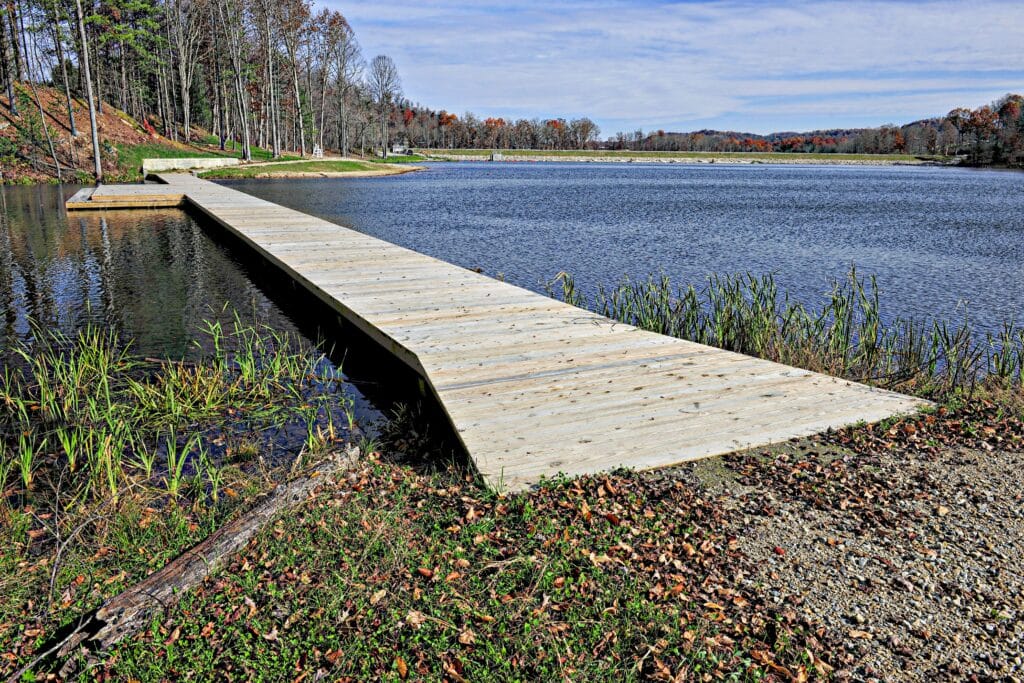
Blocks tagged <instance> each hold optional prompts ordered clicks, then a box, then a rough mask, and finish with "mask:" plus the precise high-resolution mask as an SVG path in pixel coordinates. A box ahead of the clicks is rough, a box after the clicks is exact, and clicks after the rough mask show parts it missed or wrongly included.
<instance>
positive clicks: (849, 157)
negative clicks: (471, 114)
mask: <svg viewBox="0 0 1024 683" xmlns="http://www.w3.org/2000/svg"><path fill="white" fill-rule="evenodd" d="M419 151H420V152H422V153H423V154H426V155H428V156H437V157H472V158H476V157H479V158H484V157H489V156H490V155H491V153H492V152H493V151H498V152H499V153H501V155H502V156H504V157H505V158H506V159H516V158H539V159H543V158H550V159H553V160H556V159H558V158H581V159H611V160H615V159H623V160H627V159H638V160H639V159H644V160H651V161H671V160H681V161H687V160H688V161H699V160H711V159H734V160H750V161H761V162H764V163H780V162H781V163H800V162H801V161H813V162H833V163H842V162H881V163H897V162H900V163H914V162H919V161H922V160H923V159H924V158H923V157H917V156H914V155H910V154H824V153H803V152H801V153H785V152H656V151H633V150H603V149H582V150H561V149H504V150H490V149H421V150H419ZM927 160H930V161H942V160H943V159H942V158H940V157H934V158H931V157H929V158H927Z"/></svg>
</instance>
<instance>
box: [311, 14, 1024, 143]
mask: <svg viewBox="0 0 1024 683" xmlns="http://www.w3.org/2000/svg"><path fill="white" fill-rule="evenodd" d="M326 4H333V5H337V6H338V8H339V9H341V10H342V11H343V12H344V13H345V14H346V15H347V16H348V17H349V20H350V21H351V22H352V25H353V27H354V28H355V30H356V32H357V35H358V37H359V39H360V41H361V42H362V43H363V46H364V50H365V51H366V53H367V55H368V56H372V55H374V54H378V53H386V54H389V55H391V56H392V57H394V58H395V60H396V62H397V63H398V65H399V69H400V70H401V72H402V76H403V81H404V83H405V85H406V94H407V95H408V96H409V97H410V98H411V99H413V100H415V101H419V102H422V103H424V104H428V105H430V106H433V107H438V108H440V107H446V108H448V109H450V110H454V111H464V110H467V109H470V110H473V111H474V112H476V113H478V114H506V113H512V114H514V115H530V116H532V115H537V116H542V115H551V114H564V115H569V116H572V115H582V114H587V115H590V116H591V117H593V118H595V119H596V120H597V121H598V123H601V124H602V126H603V127H604V128H605V133H612V132H614V129H613V128H612V127H610V126H611V125H612V124H613V123H614V124H615V125H618V126H620V127H630V126H635V125H642V126H645V127H649V126H662V127H666V128H674V129H679V128H686V127H689V124H693V123H694V122H701V125H708V122H713V121H715V120H719V119H720V120H725V119H729V120H736V118H737V117H739V118H742V117H743V115H744V113H747V114H749V115H750V116H751V118H752V119H753V118H754V115H755V114H756V118H757V121H758V123H757V125H756V127H755V128H754V129H760V130H762V131H763V130H765V129H766V127H767V128H771V127H776V128H778V127H788V128H793V127H797V125H796V124H797V122H805V121H809V120H810V119H809V118H808V117H813V116H815V115H818V114H823V113H827V114H828V115H829V117H828V118H829V121H830V122H831V123H830V124H829V125H838V123H839V121H841V120H842V119H843V117H844V116H846V117H847V118H848V119H849V120H850V121H851V122H852V121H862V120H863V119H862V116H863V115H864V114H865V112H872V113H876V114H877V116H878V118H879V120H878V122H879V123H881V122H884V121H901V120H906V119H911V118H917V117H919V116H925V115H931V114H940V113H943V112H945V111H947V110H948V109H949V108H951V107H953V106H957V105H975V104H979V103H981V102H984V101H987V100H989V99H992V98H993V97H996V96H998V95H1001V94H1003V93H1005V92H1007V91H1010V90H1018V91H1019V90H1024V70H1022V67H1021V66H1020V65H1021V64H1024V41H1021V39H1020V31H1021V27H1024V3H1020V2H1016V1H1015V2H1005V1H1001V0H989V1H987V2H986V1H982V2H970V3H968V2H928V1H924V2H922V1H911V0H908V1H905V2H853V1H843V0H838V1H829V0H825V1H820V0H819V1H817V2H813V1H801V2H794V3H777V2H754V1H749V2H739V1H728V2H710V1H704V2H608V1H600V0H598V1H595V2H581V1H572V2H564V3H560V2H557V1H556V0H549V1H547V2H539V1H536V0H526V1H524V2H519V3H514V4H513V3H503V4H498V3H496V2H491V1H490V0H484V1H481V2H473V3H469V2H465V1H464V0H463V1H454V2H441V1H437V0H435V1H428V2H420V3H416V4H415V5H414V6H411V7H410V6H406V5H405V4H404V3H398V2H389V1H387V0H375V1H374V2H364V3H358V2H352V3H351V4H348V3H345V4H339V3H336V2H334V1H333V0H332V1H331V2H328V3H326ZM766 115H770V116H766ZM787 121H793V122H794V124H793V125H786V122H787ZM627 124H628V125H627ZM801 125H804V124H801Z"/></svg>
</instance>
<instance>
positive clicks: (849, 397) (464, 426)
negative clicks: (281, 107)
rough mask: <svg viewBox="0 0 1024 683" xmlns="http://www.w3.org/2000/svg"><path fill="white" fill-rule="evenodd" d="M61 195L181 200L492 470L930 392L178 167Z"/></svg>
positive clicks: (549, 463)
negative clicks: (554, 284) (783, 355)
mask: <svg viewBox="0 0 1024 683" xmlns="http://www.w3.org/2000/svg"><path fill="white" fill-rule="evenodd" d="M156 178H157V179H158V180H160V181H161V182H162V183H163V184H162V185H153V184H149V185H104V186H101V187H99V188H96V189H95V190H93V189H91V188H90V189H86V190H82V191H81V192H79V193H78V194H76V195H75V196H74V197H72V198H71V199H70V200H69V201H68V203H67V207H68V208H69V209H112V208H140V207H143V208H144V207H155V206H184V207H187V208H191V209H193V210H195V211H197V212H199V213H201V214H202V215H204V216H206V217H207V218H209V219H211V220H212V221H214V222H215V223H217V224H218V225H220V226H221V227H222V228H224V229H225V230H227V231H228V232H230V233H231V234H233V235H235V236H237V237H238V238H240V239H241V240H243V241H244V242H246V243H247V244H248V245H250V246H251V247H252V248H253V249H254V250H256V251H257V252H258V253H260V254H261V255H263V256H264V257H265V258H266V259H268V260H269V261H270V262H272V263H274V264H276V265H277V266H278V267H279V268H280V269H281V270H283V271H284V272H285V273H287V274H288V275H289V276H290V277H292V278H294V279H295V280H296V281H297V282H299V283H300V284H302V285H303V286H304V287H305V288H306V289H308V290H309V291H310V292H312V293H313V294H315V295H316V296H317V297H319V298H320V299H322V300H323V301H324V302H326V303H327V304H328V305H329V306H331V307H332V308H333V309H334V310H336V311H338V313H339V314H340V315H342V316H344V318H345V319H347V320H348V321H349V322H351V323H352V324H355V325H356V326H358V327H359V328H360V329H361V330H362V331H363V332H365V333H366V334H367V335H369V336H370V337H371V338H373V339H374V340H376V341H377V342H378V343H380V344H381V345H382V346H384V347H385V348H387V349H389V350H390V351H391V352H392V353H394V354H395V355H396V356H397V357H398V358H400V359H401V360H402V361H403V362H405V363H406V364H407V365H409V366H410V367H411V368H412V369H413V370H415V371H416V372H417V373H418V374H419V375H420V376H421V377H423V379H424V380H425V382H426V384H427V386H429V388H430V389H431V391H433V393H434V395H435V396H436V398H437V400H438V401H439V403H440V405H441V406H442V407H443V409H444V411H445V412H446V413H447V415H448V417H449V419H450V420H451V423H452V426H453V427H454V429H455V432H456V433H457V434H458V435H459V437H460V438H461V440H462V443H463V445H464V446H465V448H466V452H467V453H468V454H469V456H470V458H472V460H473V462H474V463H475V465H476V467H477V470H478V471H479V473H480V474H481V475H482V476H483V477H484V479H485V480H486V482H487V484H488V485H489V486H491V487H493V488H496V489H503V490H517V489H522V488H525V487H528V486H530V485H532V484H535V483H537V482H538V481H539V480H540V479H541V478H542V477H545V476H548V477H550V476H554V475H556V474H558V473H564V474H568V475H578V474H586V473H594V472H600V471H604V470H609V469H613V468H616V467H619V466H624V467H633V468H637V469H650V468H657V467H665V466H669V465H674V464H677V463H680V462H684V461H687V460H693V459H696V458H702V457H705V456H710V455H718V454H723V453H728V452H732V451H736V450H740V449H744V448H749V447H755V446H764V445H767V444H770V443H776V442H780V441H785V440H788V439H791V438H795V437H800V436H807V435H810V434H815V433H818V432H821V431H824V430H826V429H829V428H837V427H842V426H845V425H849V424H853V423H857V422H861V421H865V422H875V421H878V420H881V419H884V418H888V417H891V416H893V415H897V414H904V413H910V412H913V411H915V410H917V409H919V408H921V407H922V406H924V405H927V402H925V401H922V400H920V399H915V398H912V397H909V396H904V395H901V394H896V393H893V392H888V391H883V390H880V389H874V388H871V387H867V386H864V385H861V384H856V383H853V382H848V381H846V380H841V379H836V378H834V377H829V376H826V375H822V374H818V373H814V372H808V371H806V370H801V369H798V368H793V367H789V366H785V365H780V364H778V363H772V362H769V361H765V360H760V359H757V358H752V357H750V356H744V355H741V354H738V353H732V352H729V351H722V350H720V349H716V348H712V347H709V346H703V345H701V344H696V343H693V342H689V341H684V340H681V339H676V338H673V337H666V336H664V335H660V334H655V333H652V332H646V331H643V330H639V329H637V328H635V327H631V326H629V325H625V324H622V323H618V322H615V321H613V320H610V319H608V318H605V317H603V316H600V315H597V314H594V313H591V312H588V311H585V310H582V309H579V308H576V307H574V306H571V305H569V304H565V303H561V302H559V301H555V300H553V299H550V298H548V297H545V296H542V295H540V294H537V293H534V292H531V291H528V290H526V289H522V288H520V287H516V286H514V285H510V284H508V283H505V282H499V281H497V280H494V279H492V278H489V277H487V276H484V275H480V274H478V273H474V272H472V271H469V270H466V269H464V268H460V267H458V266H455V265H452V264H450V263H446V262H444V261H440V260H438V259H435V258H431V257H429V256H425V255H423V254H420V253H417V252H414V251H411V250H409V249H405V248H403V247H399V246H396V245H394V244H391V243H389V242H385V241H383V240H379V239H376V238H373V237H370V236H368V235H364V234H362V233H360V232H356V231H355V230H350V229H348V228H344V227H341V226H339V225H336V224H334V223H330V222H328V221H325V220H321V219H319V218H315V217H313V216H309V215H307V214H304V213H301V212H299V211H294V210H292V209H287V208H285V207H283V206H279V205H277V204H273V203H271V202H268V201H264V200H262V199H258V198H256V197H253V196H251V195H248V194H245V193H243V192H239V191H237V190H233V189H231V188H229V187H225V186H222V185H218V184H216V183H212V182H209V181H206V180H201V179H198V178H195V177H193V176H191V175H186V174H161V175H158V176H156Z"/></svg>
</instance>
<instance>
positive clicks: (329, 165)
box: [199, 159, 417, 179]
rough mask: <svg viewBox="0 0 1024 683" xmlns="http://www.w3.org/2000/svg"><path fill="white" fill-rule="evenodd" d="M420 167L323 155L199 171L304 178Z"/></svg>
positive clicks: (221, 175)
mask: <svg viewBox="0 0 1024 683" xmlns="http://www.w3.org/2000/svg"><path fill="white" fill-rule="evenodd" d="M414 170H417V169H416V167H413V166H408V165H400V164H388V163H384V162H383V160H381V161H380V162H371V161H358V160H354V159H324V160H316V161H300V162H280V163H267V164H259V165H254V166H237V167H231V168H218V169H214V170H212V171H206V172H204V173H200V174H199V176H200V177H201V178H207V179H218V178H305V177H341V176H350V177H359V176H376V175H394V174H399V173H407V172H409V171H414Z"/></svg>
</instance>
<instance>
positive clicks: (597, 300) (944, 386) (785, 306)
mask: <svg viewBox="0 0 1024 683" xmlns="http://www.w3.org/2000/svg"><path fill="white" fill-rule="evenodd" d="M548 293H549V295H551V296H554V297H556V298H561V299H562V300H563V301H566V302H567V303H571V304H573V305H575V306H579V307H582V308H588V309H590V310H593V311H595V312H597V313H600V314H602V315H605V316H607V317H609V318H612V319H614V320H619V321H621V322H624V323H628V324H630V325H634V326H636V327H639V328H641V329H645V330H649V331H652V332H658V333H661V334H666V335H670V336H673V337H679V338H681V339H688V340H690V341H695V342H698V343H701V344H706V345H708V346H715V347H718V348H721V349H726V350H729V351H736V352H738V353H744V354H747V355H751V356H757V357H759V358H765V359H768V360H772V361H776V362H779V363H785V364H787V365H794V366H797V367H801V368H806V369H808V370H814V371H817V372H823V373H827V374H830V375H835V376H838V377H844V378H847V379H851V380H855V381H858V382H866V383H869V384H873V385H875V386H880V387H885V388H890V389H896V390H900V391H904V392H908V393H913V394H916V395H919V396H924V397H928V398H935V399H948V398H951V397H954V396H960V395H967V396H970V395H972V394H974V392H975V391H976V389H977V388H978V386H979V383H982V382H983V383H986V384H989V385H991V384H993V383H994V384H997V385H999V386H1000V387H1002V388H1010V389H1014V390H1019V389H1020V388H1021V380H1022V372H1024V329H1022V328H1020V327H1018V326H1017V325H1015V324H1013V323H1006V324H1004V325H1003V326H1002V327H1001V329H1000V330H999V332H998V333H995V334H991V333H989V334H985V335H979V334H978V333H976V332H975V331H974V329H973V328H972V326H971V325H970V323H969V321H968V320H967V318H966V317H965V319H964V320H963V321H960V322H947V321H934V322H931V323H921V322H919V321H915V320H909V319H899V318H898V319H894V320H891V321H889V322H885V321H884V320H883V317H882V314H881V304H880V301H879V292H878V285H877V283H876V281H875V279H874V278H873V277H871V278H864V277H861V276H859V275H858V274H857V272H856V271H855V270H851V271H850V273H849V274H848V276H847V277H846V278H845V279H844V280H840V281H836V282H834V283H833V284H832V286H831V288H830V290H829V292H828V294H827V295H826V297H825V301H824V302H823V303H822V304H821V305H820V306H819V307H817V308H809V307H807V306H804V305H803V304H801V303H800V302H798V301H795V300H793V299H792V298H791V297H790V295H789V294H788V293H786V292H781V291H780V290H779V287H778V284H777V283H776V281H775V278H774V277H773V276H772V275H762V276H756V275H750V274H748V275H732V276H714V277H711V278H710V279H709V280H708V281H707V283H706V284H705V285H704V286H703V287H700V288H697V287H694V286H692V285H691V286H686V287H683V286H676V285H674V284H673V283H672V282H671V280H670V279H669V278H668V277H667V276H662V277H650V278H648V279H646V280H641V281H633V280H629V279H624V280H623V281H621V282H620V283H619V284H617V285H616V286H615V287H612V288H610V289H609V288H605V287H601V288H599V289H598V292H597V294H596V296H595V297H593V298H588V297H586V296H584V295H583V294H582V293H581V291H580V289H579V288H578V287H577V285H576V282H575V280H574V279H573V277H572V276H571V275H570V274H568V273H564V272H563V273H559V274H558V275H557V276H556V278H555V279H554V280H553V281H552V282H550V283H549V284H548Z"/></svg>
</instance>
